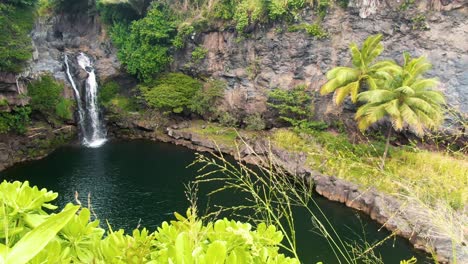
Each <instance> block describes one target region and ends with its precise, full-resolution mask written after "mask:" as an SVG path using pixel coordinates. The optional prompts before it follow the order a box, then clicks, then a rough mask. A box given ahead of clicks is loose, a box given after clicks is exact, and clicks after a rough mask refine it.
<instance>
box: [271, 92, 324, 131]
mask: <svg viewBox="0 0 468 264" xmlns="http://www.w3.org/2000/svg"><path fill="white" fill-rule="evenodd" d="M312 99H313V97H312V95H311V94H310V93H309V92H308V91H307V87H306V86H305V85H298V86H296V87H294V88H293V89H291V90H282V89H274V90H273V91H271V92H270V93H269V94H268V105H269V106H270V107H272V108H274V109H276V110H277V111H278V115H279V118H280V119H281V120H283V121H286V122H287V123H289V124H290V125H292V126H295V127H297V128H300V129H316V130H323V129H326V128H327V127H328V126H327V125H326V124H325V123H324V122H320V121H319V122H317V121H312V119H313V117H314V108H313V105H312Z"/></svg>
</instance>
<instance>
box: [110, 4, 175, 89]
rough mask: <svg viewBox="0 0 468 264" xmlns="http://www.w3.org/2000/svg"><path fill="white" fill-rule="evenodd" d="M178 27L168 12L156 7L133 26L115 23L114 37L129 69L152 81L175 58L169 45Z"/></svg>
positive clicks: (112, 31) (147, 80) (119, 54)
mask: <svg viewBox="0 0 468 264" xmlns="http://www.w3.org/2000/svg"><path fill="white" fill-rule="evenodd" d="M176 28H177V27H176V22H175V21H174V18H173V17H172V16H171V15H170V14H169V12H166V11H162V10H160V9H159V8H157V7H154V8H152V9H151V10H150V11H149V12H148V14H147V16H146V17H144V18H142V19H140V20H137V21H133V22H132V23H131V25H130V26H126V25H124V24H116V25H114V26H113V27H112V30H111V38H112V41H113V42H114V44H115V45H116V46H117V47H118V48H119V51H118V54H117V55H118V57H119V59H120V61H121V62H122V63H123V64H124V65H125V67H126V68H127V70H128V72H129V73H131V74H135V75H137V77H138V78H139V79H140V80H143V81H145V82H149V81H151V80H152V78H153V76H154V75H155V74H157V73H159V72H161V71H163V70H164V69H165V68H166V66H167V65H168V64H169V63H170V62H171V61H172V56H171V55H170V53H169V48H170V47H171V45H172V41H173V39H174V37H175V36H176V34H177V30H176Z"/></svg>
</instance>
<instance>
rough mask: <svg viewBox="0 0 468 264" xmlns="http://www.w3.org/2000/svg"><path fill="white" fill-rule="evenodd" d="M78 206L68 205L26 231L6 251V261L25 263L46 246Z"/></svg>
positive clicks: (16, 263) (18, 263) (17, 263)
mask: <svg viewBox="0 0 468 264" xmlns="http://www.w3.org/2000/svg"><path fill="white" fill-rule="evenodd" d="M79 208H80V207H79V206H73V207H70V208H69V209H67V210H65V211H63V212H61V213H59V214H56V215H53V216H51V217H50V218H49V219H47V220H46V221H45V222H43V223H42V224H40V225H39V226H38V227H36V228H34V229H33V230H32V231H30V232H28V233H27V234H26V235H25V236H24V237H22V238H21V240H20V241H19V242H18V243H16V244H15V246H14V247H13V248H12V249H11V251H10V252H9V253H8V256H7V257H6V263H15V264H23V263H27V262H28V261H29V260H30V259H32V258H33V257H34V256H35V255H36V254H37V253H39V252H40V251H41V250H42V249H43V248H44V247H45V246H47V244H48V243H49V241H50V240H51V239H52V238H54V237H55V235H57V233H58V232H59V231H60V229H62V228H63V227H64V226H65V225H66V224H67V223H68V221H70V219H72V217H73V216H74V215H75V213H76V212H77V211H78V209H79Z"/></svg>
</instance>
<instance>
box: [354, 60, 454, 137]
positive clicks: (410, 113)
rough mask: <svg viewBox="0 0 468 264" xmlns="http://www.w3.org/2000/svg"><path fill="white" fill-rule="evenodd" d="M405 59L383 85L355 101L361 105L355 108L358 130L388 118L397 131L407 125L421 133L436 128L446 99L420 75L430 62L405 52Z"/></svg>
mask: <svg viewBox="0 0 468 264" xmlns="http://www.w3.org/2000/svg"><path fill="white" fill-rule="evenodd" d="M404 61H405V63H404V65H403V67H402V69H401V71H400V72H399V73H398V74H395V75H394V76H393V79H392V80H391V81H389V82H387V83H386V84H385V86H383V87H381V88H380V89H378V90H370V91H366V92H362V93H360V94H359V96H358V100H359V101H361V102H364V105H362V106H361V107H360V108H359V109H358V111H357V112H356V117H355V118H356V120H357V121H358V125H359V128H360V129H361V130H366V129H367V128H368V127H369V126H370V125H371V124H373V123H375V122H377V121H379V120H381V119H383V118H384V117H388V118H390V120H391V122H392V126H393V128H394V129H396V130H397V131H401V130H403V129H404V128H408V127H409V128H410V129H412V130H413V131H414V132H415V133H416V134H417V135H418V136H422V135H424V134H425V130H426V129H430V130H434V129H437V128H438V126H439V125H440V124H441V122H442V121H443V110H442V105H443V104H445V98H444V96H443V94H442V93H441V92H438V91H434V90H433V89H432V88H434V87H436V86H437V85H438V82H437V80H436V79H425V78H423V74H424V73H425V72H426V71H427V70H429V69H430V68H431V67H432V65H431V64H430V63H429V62H428V61H427V59H426V58H425V57H419V58H416V59H412V58H411V57H410V55H409V54H407V53H405V54H404Z"/></svg>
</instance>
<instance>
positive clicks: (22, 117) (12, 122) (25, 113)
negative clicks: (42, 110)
mask: <svg viewBox="0 0 468 264" xmlns="http://www.w3.org/2000/svg"><path fill="white" fill-rule="evenodd" d="M30 114H31V108H29V107H27V106H24V107H15V108H13V110H12V111H11V112H0V134H3V133H8V132H16V133H18V134H24V133H26V128H27V126H28V124H29V122H30V117H29V116H30Z"/></svg>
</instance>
